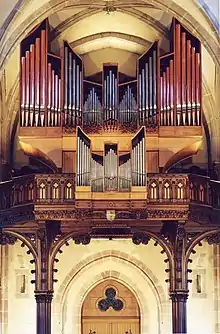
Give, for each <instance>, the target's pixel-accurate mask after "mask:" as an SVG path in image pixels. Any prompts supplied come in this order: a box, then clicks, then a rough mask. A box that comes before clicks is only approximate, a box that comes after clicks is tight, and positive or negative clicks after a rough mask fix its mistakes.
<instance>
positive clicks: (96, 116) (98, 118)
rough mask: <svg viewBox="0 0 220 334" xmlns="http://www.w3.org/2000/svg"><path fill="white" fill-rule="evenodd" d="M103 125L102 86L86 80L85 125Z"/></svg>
mask: <svg viewBox="0 0 220 334" xmlns="http://www.w3.org/2000/svg"><path fill="white" fill-rule="evenodd" d="M100 124H102V85H100V84H97V83H93V82H89V81H86V80H84V103H83V125H84V126H86V127H87V126H91V125H95V126H99V125H100Z"/></svg>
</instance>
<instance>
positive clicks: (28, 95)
mask: <svg viewBox="0 0 220 334" xmlns="http://www.w3.org/2000/svg"><path fill="white" fill-rule="evenodd" d="M25 58H26V66H25V69H26V73H25V76H26V80H25V81H26V103H25V105H26V106H25V126H28V118H29V105H30V52H29V51H26V57H25Z"/></svg>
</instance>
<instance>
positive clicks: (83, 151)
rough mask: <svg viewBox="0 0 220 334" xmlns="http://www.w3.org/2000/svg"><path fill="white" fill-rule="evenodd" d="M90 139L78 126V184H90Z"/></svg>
mask: <svg viewBox="0 0 220 334" xmlns="http://www.w3.org/2000/svg"><path fill="white" fill-rule="evenodd" d="M90 146H91V144H90V139H89V138H88V136H86V135H85V133H84V132H83V131H82V130H81V129H80V128H79V127H78V128H77V186H89V185H90V166H91V153H90Z"/></svg>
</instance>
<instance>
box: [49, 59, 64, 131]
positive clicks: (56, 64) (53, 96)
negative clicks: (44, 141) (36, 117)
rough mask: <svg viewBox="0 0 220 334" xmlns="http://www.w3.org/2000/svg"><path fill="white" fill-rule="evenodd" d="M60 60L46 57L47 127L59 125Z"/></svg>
mask: <svg viewBox="0 0 220 334" xmlns="http://www.w3.org/2000/svg"><path fill="white" fill-rule="evenodd" d="M60 69H61V58H60V57H57V56H54V55H52V54H50V55H48V64H47V98H48V99H47V125H48V126H49V127H53V126H60V125H61V99H62V95H61V94H62V89H61V71H60Z"/></svg>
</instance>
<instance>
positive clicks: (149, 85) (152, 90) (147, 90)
mask: <svg viewBox="0 0 220 334" xmlns="http://www.w3.org/2000/svg"><path fill="white" fill-rule="evenodd" d="M157 57H158V43H157V42H155V43H154V44H153V45H152V46H151V48H150V49H149V50H148V51H147V52H146V53H145V54H144V55H142V56H141V57H140V58H139V60H138V110H139V122H140V124H141V125H146V126H147V127H152V126H153V127H154V126H156V125H157V109H158V98H159V95H158V89H157V88H158V78H159V72H158V71H159V68H158V62H157Z"/></svg>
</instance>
